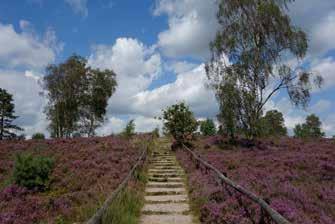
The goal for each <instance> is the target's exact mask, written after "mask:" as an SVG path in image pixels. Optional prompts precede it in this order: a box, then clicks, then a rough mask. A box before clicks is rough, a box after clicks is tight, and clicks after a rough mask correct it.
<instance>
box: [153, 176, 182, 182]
mask: <svg viewBox="0 0 335 224" xmlns="http://www.w3.org/2000/svg"><path fill="white" fill-rule="evenodd" d="M148 179H149V181H154V182H183V179H182V178H180V177H169V178H161V177H149V178H148Z"/></svg>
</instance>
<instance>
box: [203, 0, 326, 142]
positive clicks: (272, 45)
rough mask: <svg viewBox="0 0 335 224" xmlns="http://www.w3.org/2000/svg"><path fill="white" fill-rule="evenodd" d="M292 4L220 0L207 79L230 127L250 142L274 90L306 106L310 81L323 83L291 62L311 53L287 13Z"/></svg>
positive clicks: (274, 0)
mask: <svg viewBox="0 0 335 224" xmlns="http://www.w3.org/2000/svg"><path fill="white" fill-rule="evenodd" d="M290 2H292V0H267V1H264V0H247V1H236V0H219V11H218V14H217V18H218V21H219V24H220V30H219V32H218V33H217V35H216V38H215V40H214V41H213V42H212V43H211V51H212V59H211V61H210V62H209V63H207V65H206V71H207V76H208V78H209V80H210V84H211V86H212V87H213V88H214V90H215V92H216V97H217V99H218V101H219V104H220V106H221V107H222V109H221V114H222V120H223V121H225V123H226V126H229V129H230V130H233V131H234V130H236V129H237V127H242V128H243V131H244V133H245V135H246V136H247V137H250V138H253V137H256V136H257V135H258V133H259V130H258V129H259V125H258V124H259V120H260V118H261V116H262V113H263V108H264V105H266V103H267V102H268V101H269V100H270V99H271V98H272V96H273V95H274V94H275V93H276V92H278V91H280V90H283V89H284V90H286V92H287V93H288V95H289V98H290V100H291V101H292V102H293V103H294V104H295V105H296V106H301V107H306V106H307V104H308V103H309V101H310V90H311V86H312V83H314V84H315V85H316V86H318V87H320V86H321V84H322V78H321V77H320V76H316V75H313V74H312V73H311V72H309V71H307V70H306V69H305V68H304V66H297V67H291V66H290V63H289V62H288V59H292V60H293V59H296V61H298V62H299V61H301V60H302V59H303V58H304V57H305V55H306V52H307V49H308V41H307V40H308V38H307V35H306V33H305V32H303V31H302V30H301V29H300V28H298V27H296V26H294V25H292V23H291V20H290V18H289V16H288V15H287V14H286V12H287V4H289V3H290ZM227 89H228V91H223V90H227ZM222 112H224V113H222ZM225 113H226V114H225ZM227 116H228V117H229V116H231V117H229V119H227ZM227 121H229V122H227Z"/></svg>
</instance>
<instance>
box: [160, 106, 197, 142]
mask: <svg viewBox="0 0 335 224" xmlns="http://www.w3.org/2000/svg"><path fill="white" fill-rule="evenodd" d="M160 119H161V120H163V123H164V132H165V133H169V134H171V135H172V136H173V138H174V139H175V140H176V143H177V145H180V144H183V143H186V142H187V141H188V139H189V138H190V137H193V135H194V132H195V131H196V130H197V128H198V122H197V120H196V119H195V117H194V115H193V113H192V111H190V109H189V107H188V106H187V105H186V104H185V103H179V104H175V105H172V106H170V107H168V108H166V109H165V110H163V117H162V118H160Z"/></svg>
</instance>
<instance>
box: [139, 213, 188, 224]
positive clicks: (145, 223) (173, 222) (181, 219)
mask: <svg viewBox="0 0 335 224" xmlns="http://www.w3.org/2000/svg"><path fill="white" fill-rule="evenodd" d="M140 223H141V224H192V223H193V222H192V216H191V215H179V214H174V215H143V216H142V218H141V220H140Z"/></svg>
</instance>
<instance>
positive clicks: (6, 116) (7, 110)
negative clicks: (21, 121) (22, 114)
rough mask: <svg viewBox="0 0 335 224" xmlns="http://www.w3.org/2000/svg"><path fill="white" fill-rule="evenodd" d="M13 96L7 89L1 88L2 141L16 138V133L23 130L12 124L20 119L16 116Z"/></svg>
mask: <svg viewBox="0 0 335 224" xmlns="http://www.w3.org/2000/svg"><path fill="white" fill-rule="evenodd" d="M14 107H15V105H14V103H13V96H12V95H11V94H9V93H8V92H7V91H6V90H5V89H1V88H0V140H3V139H13V138H15V137H16V134H15V132H13V131H15V130H16V131H21V130H23V129H22V128H20V127H18V126H16V125H14V124H12V122H13V121H14V120H15V119H16V118H18V117H17V116H15V115H14V113H15V110H14Z"/></svg>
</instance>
